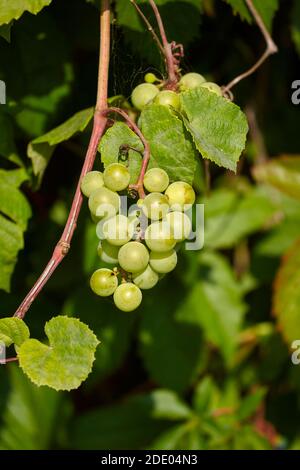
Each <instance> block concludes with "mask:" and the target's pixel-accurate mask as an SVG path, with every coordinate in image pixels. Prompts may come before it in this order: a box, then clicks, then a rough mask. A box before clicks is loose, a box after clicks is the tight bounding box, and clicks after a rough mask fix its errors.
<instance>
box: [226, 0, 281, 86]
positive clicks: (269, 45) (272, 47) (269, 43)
mask: <svg viewBox="0 0 300 470" xmlns="http://www.w3.org/2000/svg"><path fill="white" fill-rule="evenodd" d="M245 2H246V4H247V6H248V8H249V10H250V12H251V13H252V16H253V18H254V19H255V22H256V24H257V26H258V27H259V29H260V31H261V33H262V35H263V37H264V38H265V41H266V49H265V51H264V53H263V55H262V56H261V57H260V58H259V59H258V61H257V62H255V64H254V65H253V66H252V67H250V69H248V70H246V72H243V73H241V74H240V75H238V76H237V77H235V78H234V79H233V80H231V82H229V83H228V84H227V85H226V86H225V87H223V92H224V93H228V92H230V90H231V89H232V88H233V87H234V86H235V85H237V84H238V83H239V82H241V81H242V80H244V79H245V78H247V77H249V76H250V75H252V74H253V73H254V72H256V70H257V69H258V68H259V67H260V66H261V65H262V64H263V63H264V62H265V61H266V59H267V58H268V57H269V56H270V55H272V54H275V53H276V52H277V51H278V48H277V46H276V44H275V42H274V41H273V39H272V36H271V35H270V33H269V31H268V29H267V28H266V26H265V24H264V22H263V19H262V17H261V15H260V14H259V12H258V10H257V9H256V8H255V6H254V4H253V1H252V0H245Z"/></svg>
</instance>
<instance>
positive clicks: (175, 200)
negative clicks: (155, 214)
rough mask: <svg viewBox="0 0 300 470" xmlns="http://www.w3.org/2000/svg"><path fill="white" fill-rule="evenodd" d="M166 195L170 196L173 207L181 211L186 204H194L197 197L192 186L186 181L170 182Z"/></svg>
mask: <svg viewBox="0 0 300 470" xmlns="http://www.w3.org/2000/svg"><path fill="white" fill-rule="evenodd" d="M165 195H166V196H167V197H168V201H169V205H170V207H171V209H173V210H179V211H180V210H181V211H183V210H184V206H185V205H190V204H194V202H195V199H196V195H195V191H194V190H193V188H192V186H191V185H190V184H188V183H185V182H184V181H176V182H175V183H172V184H170V186H169V187H168V188H167V190H166V192H165Z"/></svg>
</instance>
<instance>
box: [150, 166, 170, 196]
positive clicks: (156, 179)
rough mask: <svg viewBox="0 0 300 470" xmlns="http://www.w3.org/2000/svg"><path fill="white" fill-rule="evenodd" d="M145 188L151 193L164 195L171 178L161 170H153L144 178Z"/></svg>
mask: <svg viewBox="0 0 300 470" xmlns="http://www.w3.org/2000/svg"><path fill="white" fill-rule="evenodd" d="M144 186H145V189H147V191H149V193H162V192H163V191H165V190H166V189H167V187H168V186H169V176H168V174H167V172H165V170H162V169H161V168H151V170H148V171H147V173H146V174H145V176H144Z"/></svg>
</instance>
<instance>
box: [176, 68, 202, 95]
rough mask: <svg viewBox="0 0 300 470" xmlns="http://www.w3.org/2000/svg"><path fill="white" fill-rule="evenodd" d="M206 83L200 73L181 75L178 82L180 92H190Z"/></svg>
mask: <svg viewBox="0 0 300 470" xmlns="http://www.w3.org/2000/svg"><path fill="white" fill-rule="evenodd" d="M204 82H206V80H205V78H204V77H203V76H202V75H200V73H195V72H190V73H186V74H185V75H183V76H182V77H181V79H180V81H179V87H180V89H181V91H185V90H192V89H193V88H198V87H199V86H200V85H201V84H202V83H204Z"/></svg>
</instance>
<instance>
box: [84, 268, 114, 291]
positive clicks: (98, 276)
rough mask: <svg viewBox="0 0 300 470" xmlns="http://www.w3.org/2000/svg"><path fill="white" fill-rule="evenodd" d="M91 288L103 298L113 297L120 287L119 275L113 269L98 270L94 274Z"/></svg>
mask: <svg viewBox="0 0 300 470" xmlns="http://www.w3.org/2000/svg"><path fill="white" fill-rule="evenodd" d="M90 286H91V289H92V291H93V292H95V294H97V295H100V296H101V297H107V296H109V295H112V294H113V293H114V292H115V290H116V288H117V287H118V278H117V275H116V273H114V271H112V270H111V269H107V268H101V269H97V271H95V272H94V273H93V274H92V277H91V279H90Z"/></svg>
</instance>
